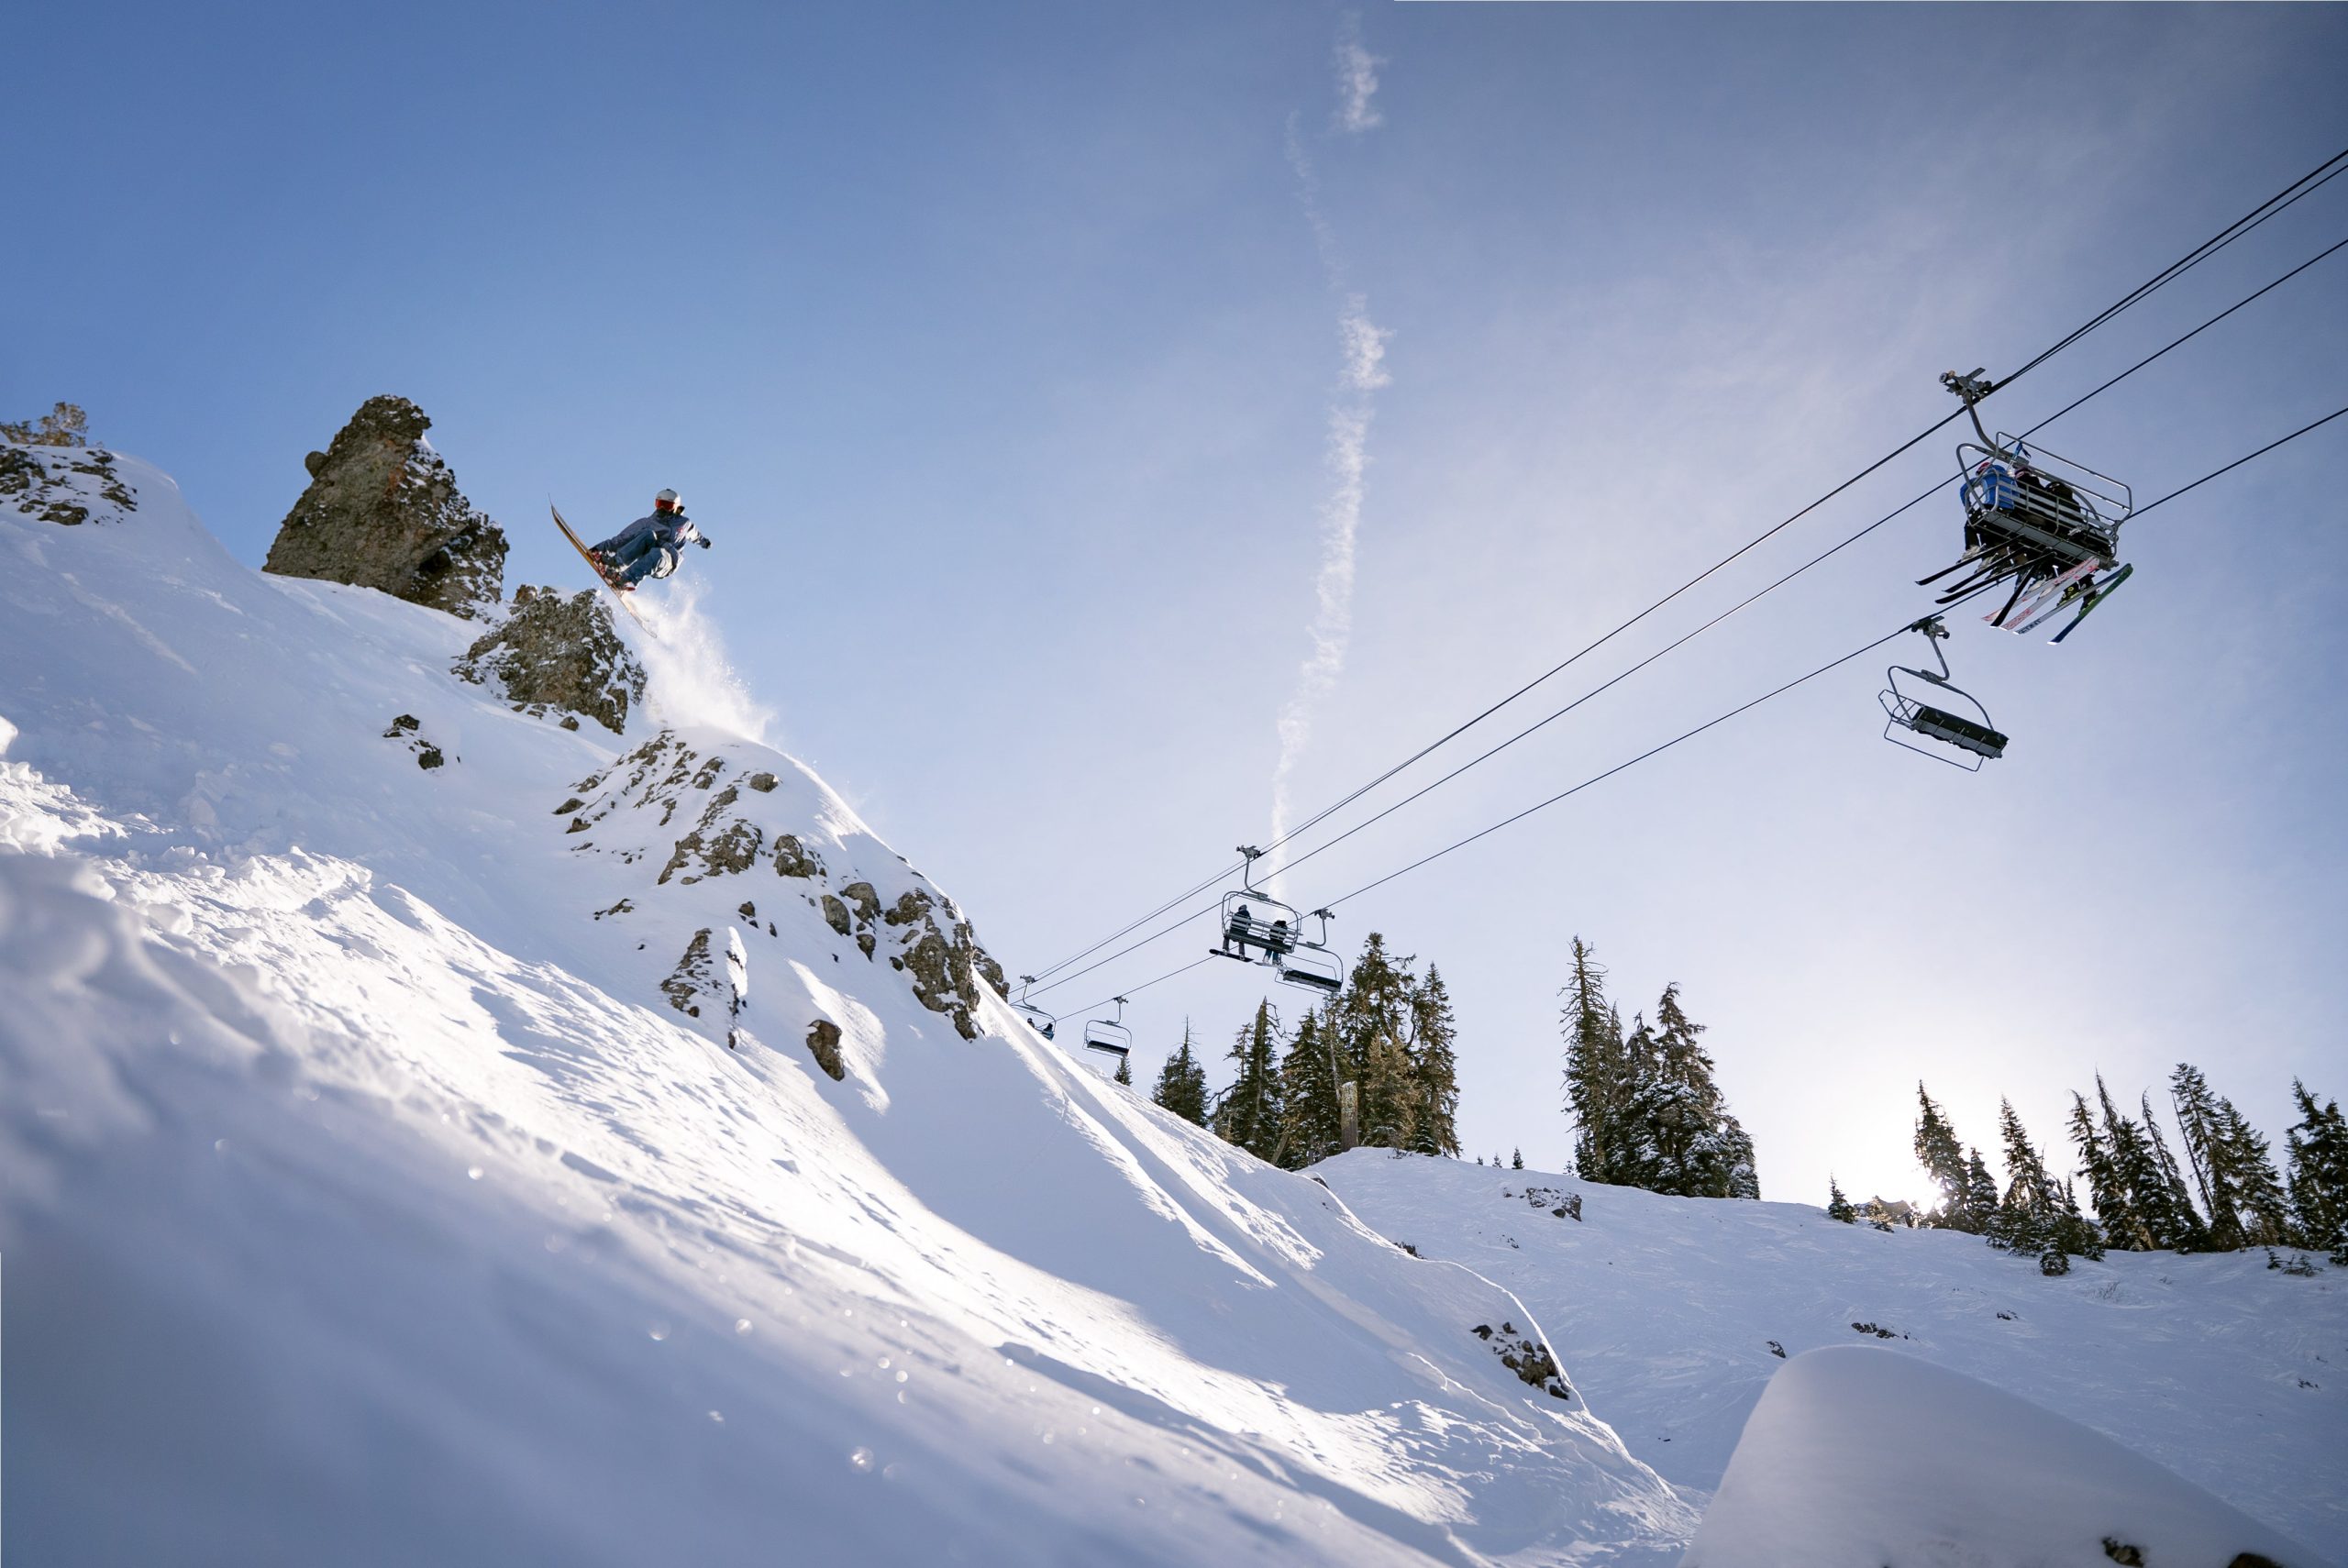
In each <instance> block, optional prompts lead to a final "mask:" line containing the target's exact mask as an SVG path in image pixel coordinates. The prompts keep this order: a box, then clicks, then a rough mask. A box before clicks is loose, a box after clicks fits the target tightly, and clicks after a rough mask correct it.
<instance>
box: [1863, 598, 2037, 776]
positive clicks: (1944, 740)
mask: <svg viewBox="0 0 2348 1568" xmlns="http://www.w3.org/2000/svg"><path fill="white" fill-rule="evenodd" d="M1908 629H1909V630H1910V631H1911V632H1922V634H1923V635H1924V640H1925V642H1926V644H1927V645H1928V646H1930V647H1931V648H1932V650H1933V659H1934V660H1935V661H1936V662H1937V663H1938V664H1939V665H1940V671H1939V673H1938V674H1935V673H1933V671H1932V670H1929V669H1916V668H1911V667H1910V666H1908V665H1904V664H1895V665H1893V666H1892V667H1891V668H1889V669H1888V670H1886V671H1885V672H1884V679H1885V680H1886V681H1887V682H1888V685H1887V687H1886V688H1885V690H1884V691H1883V692H1882V693H1881V695H1880V696H1879V698H1878V699H1877V700H1878V701H1880V702H1881V703H1882V704H1883V711H1884V713H1885V714H1886V715H1887V720H1888V722H1887V723H1885V724H1884V726H1883V738H1884V739H1886V740H1888V741H1889V742H1891V743H1892V745H1903V746H1906V747H1907V748H1908V749H1909V750H1910V751H1913V752H1919V753H1922V755H1923V756H1929V757H1932V758H1933V760H1935V761H1938V762H1945V763H1947V764H1948V765H1949V766H1950V767H1962V768H1964V769H1965V770H1966V772H1968V773H1978V772H1980V771H1981V765H1982V764H1983V763H1984V762H1988V761H1991V760H1993V759H1995V758H1997V757H2000V756H2005V754H2006V737H2005V736H2004V735H2003V734H1999V732H1998V730H1997V729H1996V727H1995V726H1994V725H1992V724H1991V723H1990V722H1989V710H1988V709H1987V708H1984V707H1983V706H1982V705H1981V703H1980V701H1979V700H1978V699H1977V698H1976V697H1974V696H1973V695H1972V693H1970V692H1968V691H1966V690H1963V689H1962V688H1961V687H1958V686H1957V685H1955V683H1954V682H1952V681H1951V680H1950V679H1949V677H1948V656H1947V655H1945V654H1944V653H1942V652H1941V640H1942V639H1943V638H1944V637H1946V636H1947V635H1948V628H1947V627H1946V626H1944V625H1943V624H1941V618H1940V617H1939V616H1937V615H1927V616H1925V617H1924V618H1923V619H1922V620H1921V621H1919V622H1917V623H1916V624H1914V625H1913V626H1911V627H1910V628H1908ZM1903 675H1905V676H1911V677H1912V678H1914V679H1917V680H1921V681H1923V682H1925V683H1926V684H1928V685H1930V686H1932V687H1933V688H1934V691H1933V695H1935V696H1940V695H1941V694H1942V693H1946V695H1947V696H1948V697H1955V698H1959V699H1962V700H1963V701H1966V702H1967V703H1970V704H1971V705H1972V707H1973V709H1974V711H1975V712H1977V713H1979V714H1980V715H1981V716H1980V718H1979V719H1978V720H1977V721H1976V720H1974V719H1970V718H1967V717H1966V716H1965V715H1964V714H1962V713H1957V712H1951V711H1950V710H1949V709H1947V708H1943V707H1940V706H1938V705H1936V704H1934V703H1931V702H1926V701H1922V699H1921V698H1920V697H1917V696H1915V695H1913V694H1911V693H1910V692H1906V691H1902V690H1900V689H1899V678H1900V677H1901V676H1903ZM1944 700H1945V699H1944ZM1900 730H1905V731H1907V732H1908V733H1909V734H1916V735H1921V736H1922V737H1923V738H1925V739H1926V740H1932V741H1938V742H1939V743H1941V744H1940V745H1939V746H1922V745H1916V744H1915V743H1914V742H1912V741H1907V740H1902V739H1901V738H1900V737H1899V734H1896V733H1895V732H1897V731H1900ZM1943 746H1947V747H1954V748H1955V750H1957V751H1959V752H1962V753H1964V754H1965V756H1962V757H1958V756H1949V755H1947V753H1946V752H1944V750H1942V749H1941V748H1942V747H1943Z"/></svg>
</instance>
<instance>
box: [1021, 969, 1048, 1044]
mask: <svg viewBox="0 0 2348 1568" xmlns="http://www.w3.org/2000/svg"><path fill="white" fill-rule="evenodd" d="M1035 983H1036V977H1035V976H1033V975H1022V976H1020V977H1019V994H1018V995H1017V996H1016V997H1013V999H1012V1001H1011V1006H1012V1010H1013V1011H1015V1012H1017V1013H1018V1014H1019V1016H1020V1017H1022V1018H1024V1019H1025V1020H1026V1021H1027V1026H1028V1027H1029V1028H1031V1029H1033V1030H1034V1031H1035V1032H1036V1033H1038V1034H1040V1035H1042V1036H1043V1037H1044V1038H1045V1039H1047V1040H1049V1039H1050V1038H1051V1037H1052V1025H1053V1023H1054V1022H1055V1020H1054V1019H1053V1017H1052V1015H1051V1014H1050V1013H1048V1012H1046V1011H1045V1010H1043V1009H1042V1008H1040V1007H1037V1006H1036V1004H1035V1003H1034V1002H1031V1001H1029V1000H1028V999H1027V988H1028V987H1030V986H1032V985H1034V984H1035Z"/></svg>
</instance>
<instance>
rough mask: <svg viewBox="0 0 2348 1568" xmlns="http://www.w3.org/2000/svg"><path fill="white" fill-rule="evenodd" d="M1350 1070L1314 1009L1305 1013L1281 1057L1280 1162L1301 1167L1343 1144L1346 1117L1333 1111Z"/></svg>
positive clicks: (1326, 1022) (1331, 1034) (1325, 1022)
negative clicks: (1281, 1143) (1283, 1145)
mask: <svg viewBox="0 0 2348 1568" xmlns="http://www.w3.org/2000/svg"><path fill="white" fill-rule="evenodd" d="M1353 1074H1354V1069H1353V1068H1352V1067H1350V1066H1346V1064H1345V1063H1343V1062H1342V1061H1341V1060H1340V1059H1339V1058H1338V1055H1337V1051H1336V1033H1335V1030H1333V1029H1331V1028H1330V1027H1329V1022H1328V1020H1327V1019H1325V1018H1324V1017H1323V1016H1322V1015H1321V1014H1320V1013H1318V1012H1307V1013H1306V1014H1305V1015H1304V1017H1303V1018H1302V1019H1301V1020H1300V1021H1298V1023H1297V1026H1296V1037H1295V1038H1294V1039H1293V1040H1291V1041H1290V1042H1289V1046H1288V1050H1287V1051H1286V1052H1285V1053H1284V1054H1282V1055H1281V1057H1280V1114H1281V1118H1282V1121H1281V1129H1280V1131H1281V1137H1282V1142H1283V1143H1285V1144H1286V1145H1287V1147H1286V1148H1285V1149H1284V1150H1283V1151H1282V1153H1281V1154H1280V1164H1281V1165H1285V1166H1287V1167H1288V1168H1289V1169H1290V1170H1292V1171H1301V1170H1302V1169H1303V1168H1304V1167H1305V1166H1307V1165H1312V1164H1313V1163H1315V1162H1316V1161H1320V1160H1325V1159H1327V1158H1328V1157H1329V1156H1330V1155H1332V1154H1336V1153H1338V1152H1339V1151H1340V1149H1341V1148H1342V1147H1343V1139H1344V1135H1345V1119H1344V1117H1343V1116H1342V1115H1341V1114H1340V1113H1339V1111H1338V1110H1337V1085H1338V1084H1340V1083H1342V1082H1344V1081H1345V1080H1346V1078H1348V1077H1352V1076H1353Z"/></svg>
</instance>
